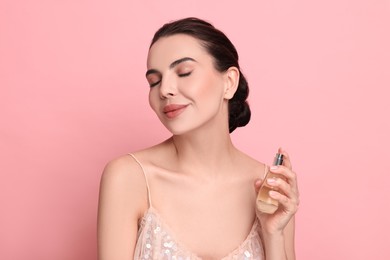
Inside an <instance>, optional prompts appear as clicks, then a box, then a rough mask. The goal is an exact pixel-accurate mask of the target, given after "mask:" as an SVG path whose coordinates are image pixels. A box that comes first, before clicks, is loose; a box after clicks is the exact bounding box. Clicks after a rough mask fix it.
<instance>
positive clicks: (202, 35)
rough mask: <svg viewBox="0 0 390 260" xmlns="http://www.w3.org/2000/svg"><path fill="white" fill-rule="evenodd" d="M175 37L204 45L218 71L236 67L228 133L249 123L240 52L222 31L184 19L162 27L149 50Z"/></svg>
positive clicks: (200, 22) (202, 22)
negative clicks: (154, 45)
mask: <svg viewBox="0 0 390 260" xmlns="http://www.w3.org/2000/svg"><path fill="white" fill-rule="evenodd" d="M175 34H187V35H190V36H192V37H194V38H196V39H198V40H200V41H201V42H202V45H203V47H204V48H205V49H206V51H207V52H208V53H209V54H210V55H211V56H212V57H213V58H214V62H215V64H214V66H215V68H216V70H218V71H219V72H225V71H227V70H228V69H229V68H230V67H236V68H237V69H238V70H239V72H240V79H239V83H238V88H237V91H236V93H235V94H234V96H233V97H232V98H231V99H230V100H229V103H228V104H229V105H228V107H229V132H230V133H231V132H233V131H234V130H235V129H236V128H237V127H240V126H245V125H246V124H248V122H249V120H250V117H251V110H250V108H249V105H248V102H247V101H246V99H247V98H248V94H249V88H248V82H247V81H246V79H245V77H244V75H243V74H242V72H241V70H240V65H239V64H238V53H237V50H236V48H235V47H234V45H233V44H232V42H231V41H230V40H229V39H228V38H227V37H226V35H225V34H224V33H223V32H221V31H220V30H218V29H216V28H215V27H214V26H213V25H211V24H210V23H208V22H206V21H204V20H201V19H198V18H194V17H189V18H184V19H180V20H177V21H173V22H170V23H167V24H165V25H163V26H162V27H161V28H160V29H159V30H158V31H157V32H156V33H155V34H154V37H153V39H152V43H151V44H150V47H152V45H153V44H154V43H155V42H156V41H157V40H158V39H160V38H161V37H167V36H171V35H175Z"/></svg>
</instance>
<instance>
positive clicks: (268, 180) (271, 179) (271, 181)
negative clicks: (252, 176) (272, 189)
mask: <svg viewBox="0 0 390 260" xmlns="http://www.w3.org/2000/svg"><path fill="white" fill-rule="evenodd" d="M267 182H268V184H274V183H275V182H276V179H275V178H269V179H267Z"/></svg>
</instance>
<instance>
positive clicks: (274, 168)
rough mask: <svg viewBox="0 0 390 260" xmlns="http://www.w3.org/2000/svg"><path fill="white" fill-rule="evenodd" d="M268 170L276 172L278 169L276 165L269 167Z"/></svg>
mask: <svg viewBox="0 0 390 260" xmlns="http://www.w3.org/2000/svg"><path fill="white" fill-rule="evenodd" d="M270 169H271V170H277V169H278V166H277V165H274V166H271V168H270Z"/></svg>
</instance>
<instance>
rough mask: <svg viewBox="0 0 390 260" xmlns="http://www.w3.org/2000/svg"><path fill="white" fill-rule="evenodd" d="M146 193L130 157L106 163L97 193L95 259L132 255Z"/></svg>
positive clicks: (119, 259)
mask: <svg viewBox="0 0 390 260" xmlns="http://www.w3.org/2000/svg"><path fill="white" fill-rule="evenodd" d="M146 194H147V191H146V185H145V180H144V179H143V175H142V173H141V172H140V169H139V167H138V165H136V163H135V162H134V161H133V160H132V159H130V158H128V157H127V156H124V157H121V158H119V159H116V160H114V161H112V162H110V163H108V164H107V166H106V167H105V169H104V171H103V174H102V178H101V183H100V194H99V209H98V227H97V228H98V232H97V233H98V259H99V260H125V259H126V260H128V259H133V255H134V249H135V244H136V239H137V229H138V227H137V223H138V219H139V218H140V217H141V216H142V214H143V211H144V210H145V206H147V197H146Z"/></svg>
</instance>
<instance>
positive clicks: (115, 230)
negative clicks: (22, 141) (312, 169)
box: [98, 34, 299, 260]
mask: <svg viewBox="0 0 390 260" xmlns="http://www.w3.org/2000/svg"><path fill="white" fill-rule="evenodd" d="M188 58H189V59H188ZM147 67H148V73H147V80H148V82H149V84H150V85H151V88H150V94H149V103H150V105H151V107H152V109H153V110H154V111H155V113H156V114H157V116H158V117H159V119H160V121H161V122H162V123H163V124H164V126H165V127H166V128H167V129H168V130H169V131H170V132H171V133H172V134H173V136H172V137H171V138H169V139H168V140H166V141H164V142H163V143H160V144H158V145H156V146H153V147H150V148H147V149H145V150H142V151H138V152H136V153H134V155H135V156H136V157H137V159H138V160H139V161H140V162H141V163H142V165H143V167H144V169H145V171H146V172H147V178H148V183H149V185H150V193H151V200H152V205H149V203H148V193H147V188H146V182H145V178H144V175H143V173H142V169H141V168H140V166H139V165H138V164H137V163H136V162H135V161H134V159H133V158H132V157H131V156H130V155H124V156H122V157H120V158H117V159H115V160H112V161H111V162H109V163H108V164H107V166H106V167H105V169H104V172H103V174H102V179H101V186H100V197H99V212H98V255H99V259H100V260H125V259H126V260H128V259H133V257H134V249H135V245H136V239H137V230H138V223H139V221H140V220H141V219H142V217H143V215H144V213H145V212H146V211H147V209H148V208H149V207H150V206H152V207H153V208H155V209H156V210H157V211H158V212H159V215H160V216H161V218H162V219H163V220H164V222H165V223H166V224H167V225H168V226H169V227H170V229H171V231H172V232H173V233H174V235H175V238H176V239H177V240H178V241H180V242H181V243H182V244H184V245H185V246H186V248H188V249H189V250H190V251H191V252H193V253H194V254H196V255H198V256H199V257H201V258H202V259H221V258H222V257H225V256H226V255H228V254H229V253H230V252H231V251H233V250H235V249H236V248H237V247H238V246H239V245H240V244H241V243H242V242H243V241H244V240H245V239H246V237H247V235H248V233H249V232H250V230H251V228H252V225H253V222H254V221H255V218H259V220H260V223H261V226H262V231H261V236H262V238H263V244H264V248H265V252H266V259H267V260H269V259H272V260H276V259H289V260H291V259H295V253H294V214H295V212H296V211H297V209H298V204H299V199H298V188H297V181H296V174H295V173H294V172H293V171H292V169H291V163H290V158H289V156H288V154H287V152H286V151H284V150H280V152H282V153H283V154H284V155H285V160H284V164H283V166H280V167H278V168H277V169H274V170H272V171H273V172H274V173H275V174H280V175H283V177H285V178H286V181H284V180H283V179H282V178H277V179H276V181H275V182H274V183H271V185H274V186H275V187H278V188H279V191H280V192H278V193H276V194H274V195H273V197H274V198H275V199H277V200H278V201H279V202H280V207H279V209H278V210H277V212H275V213H274V214H272V215H266V214H261V213H259V212H257V211H256V208H255V201H256V196H257V191H258V189H259V187H260V185H261V178H262V177H263V176H264V170H265V165H264V164H262V163H260V162H258V161H256V160H254V159H253V158H250V157H249V156H248V155H246V154H244V153H242V152H241V151H239V150H238V149H237V148H236V147H234V145H233V144H232V142H231V139H230V134H229V130H228V129H229V128H228V120H227V119H228V100H229V99H230V98H232V97H233V95H234V93H235V91H236V89H237V85H238V80H239V72H238V70H237V68H235V67H231V68H229V69H228V70H227V71H226V72H223V73H221V72H218V71H217V70H216V69H215V68H214V64H213V59H212V57H211V56H210V55H209V54H208V53H207V52H206V51H205V50H204V48H203V47H202V46H201V45H200V43H199V41H198V40H197V39H195V38H193V37H191V36H187V35H180V34H178V35H173V36H169V37H164V38H161V39H159V40H158V41H157V42H156V43H155V44H154V45H153V46H152V47H151V49H150V51H149V55H148V62H147ZM171 104H180V105H185V108H184V109H183V111H181V113H180V114H179V115H177V116H175V117H173V118H172V117H168V116H167V115H166V113H164V107H165V106H166V105H171Z"/></svg>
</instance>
